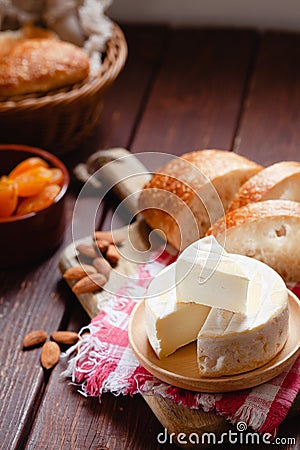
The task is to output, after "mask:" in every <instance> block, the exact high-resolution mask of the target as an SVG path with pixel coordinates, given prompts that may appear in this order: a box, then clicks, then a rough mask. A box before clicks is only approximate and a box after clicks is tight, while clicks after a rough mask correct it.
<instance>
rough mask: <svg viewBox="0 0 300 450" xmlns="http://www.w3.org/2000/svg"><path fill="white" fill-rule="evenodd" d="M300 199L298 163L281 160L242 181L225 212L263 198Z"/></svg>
mask: <svg viewBox="0 0 300 450" xmlns="http://www.w3.org/2000/svg"><path fill="white" fill-rule="evenodd" d="M279 199H281V200H293V201H296V202H299V201H300V163H299V162H295V161H283V162H279V163H276V164H273V165H272V166H269V167H267V168H266V169H263V170H262V171H260V172H259V173H257V174H256V175H254V176H253V177H251V178H250V179H249V180H248V181H246V183H244V184H243V185H242V186H241V188H240V189H239V191H238V192H237V194H236V195H235V197H234V198H233V200H232V202H231V203H230V204H229V206H228V209H227V212H229V211H233V210H234V209H237V208H241V207H242V206H245V205H247V204H248V203H253V202H261V201H263V200H279Z"/></svg>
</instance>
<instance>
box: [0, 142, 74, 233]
mask: <svg viewBox="0 0 300 450" xmlns="http://www.w3.org/2000/svg"><path fill="white" fill-rule="evenodd" d="M2 150H12V151H24V152H27V153H32V154H33V155H37V156H40V157H41V158H44V159H46V160H47V161H49V162H50V163H51V164H52V165H53V167H57V168H59V169H61V170H62V172H63V175H64V181H63V185H62V188H61V190H60V192H59V194H58V195H57V196H56V197H55V199H54V202H53V203H52V204H51V205H49V206H48V207H47V208H44V209H41V210H40V211H36V212H31V213H28V214H24V215H23V216H10V217H5V218H0V225H1V224H2V223H11V222H19V221H22V220H26V219H29V218H31V217H34V216H37V215H38V214H40V213H42V212H43V211H46V210H47V209H48V208H51V206H52V205H54V204H55V203H58V202H59V201H60V199H61V198H62V197H63V196H64V195H65V193H66V192H67V189H68V187H69V184H70V175H69V172H68V169H67V167H66V166H65V164H64V163H63V162H62V160H61V159H59V158H57V156H55V155H53V153H50V152H47V150H43V149H41V148H39V147H34V146H31V145H22V144H0V151H2Z"/></svg>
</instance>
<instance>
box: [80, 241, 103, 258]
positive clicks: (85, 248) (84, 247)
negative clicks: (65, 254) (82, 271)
mask: <svg viewBox="0 0 300 450" xmlns="http://www.w3.org/2000/svg"><path fill="white" fill-rule="evenodd" d="M76 250H77V251H78V252H79V253H81V254H82V255H84V256H88V257H89V258H96V257H97V256H98V255H97V253H96V250H95V248H94V247H93V246H92V245H88V244H79V245H77V247H76Z"/></svg>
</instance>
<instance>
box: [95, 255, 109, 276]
mask: <svg viewBox="0 0 300 450" xmlns="http://www.w3.org/2000/svg"><path fill="white" fill-rule="evenodd" d="M93 265H94V267H95V268H96V269H97V272H99V273H102V274H103V275H104V276H105V277H106V278H107V279H108V277H109V274H110V272H111V269H112V267H111V265H110V264H109V262H108V261H106V259H104V258H102V257H101V256H100V257H99V258H95V259H94V260H93Z"/></svg>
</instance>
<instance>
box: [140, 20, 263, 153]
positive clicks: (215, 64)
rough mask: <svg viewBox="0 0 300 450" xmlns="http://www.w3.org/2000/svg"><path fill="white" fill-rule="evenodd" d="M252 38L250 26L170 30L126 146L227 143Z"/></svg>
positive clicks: (185, 147)
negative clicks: (226, 28)
mask: <svg viewBox="0 0 300 450" xmlns="http://www.w3.org/2000/svg"><path fill="white" fill-rule="evenodd" d="M256 44H257V36H256V34H255V33H254V32H251V31H236V30H214V29H204V30H191V29H186V30H177V31H175V32H174V33H173V35H172V39H171V42H170V47H169V48H168V52H167V56H166V58H165V60H164V62H163V64H162V67H161V69H160V72H159V76H158V77H157V79H156V80H155V82H154V84H153V88H152V91H151V96H150V98H149V101H148V103H147V105H146V108H145V112H144V114H143V117H142V120H141V122H140V123H139V124H138V127H137V133H136V134H135V136H134V139H133V143H132V150H133V151H134V152H139V151H161V152H169V153H175V154H181V153H183V152H187V151H191V150H193V149H200V148H208V147H210V148H223V149H230V148H231V145H232V138H233V133H234V130H235V127H236V123H237V118H238V116H239V113H240V104H241V100H242V98H243V93H244V89H245V86H246V82H247V74H248V70H249V67H250V66H251V61H252V57H253V55H254V53H255V50H256Z"/></svg>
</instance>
